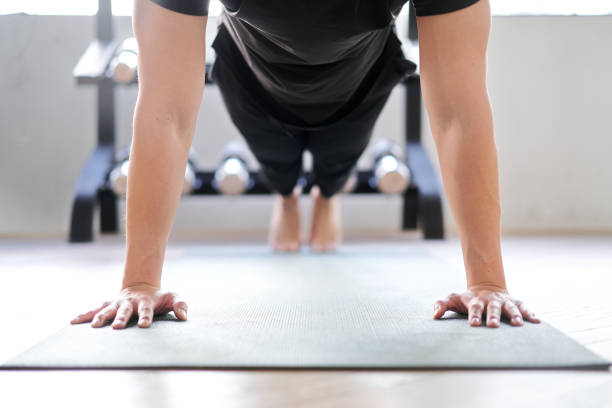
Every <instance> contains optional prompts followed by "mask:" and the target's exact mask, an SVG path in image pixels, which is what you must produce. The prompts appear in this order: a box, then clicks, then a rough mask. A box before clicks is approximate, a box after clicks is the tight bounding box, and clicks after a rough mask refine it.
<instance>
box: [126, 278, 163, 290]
mask: <svg viewBox="0 0 612 408" xmlns="http://www.w3.org/2000/svg"><path fill="white" fill-rule="evenodd" d="M138 286H141V287H147V288H150V289H154V290H159V289H161V286H160V285H159V284H156V283H154V282H143V281H126V280H125V279H124V280H123V282H122V283H121V290H124V289H125V288H132V287H138Z"/></svg>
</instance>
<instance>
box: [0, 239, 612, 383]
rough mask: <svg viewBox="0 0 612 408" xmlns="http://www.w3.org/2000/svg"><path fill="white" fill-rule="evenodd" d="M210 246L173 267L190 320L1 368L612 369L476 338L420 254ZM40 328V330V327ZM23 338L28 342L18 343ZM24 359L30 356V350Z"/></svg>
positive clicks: (533, 331) (162, 319) (560, 353)
mask: <svg viewBox="0 0 612 408" xmlns="http://www.w3.org/2000/svg"><path fill="white" fill-rule="evenodd" d="M269 253H270V251H269V248H268V247H267V246H266V245H265V244H261V245H223V246H212V245H200V246H197V247H196V246H192V247H190V248H187V249H185V250H183V251H181V255H180V256H173V257H170V258H168V259H167V260H166V265H167V267H168V268H170V269H171V270H172V275H173V277H174V278H175V279H176V280H177V281H180V282H189V285H185V287H184V289H181V290H182V291H183V294H182V295H183V296H185V298H186V299H191V303H189V318H188V320H186V321H177V320H176V317H175V316H174V313H172V312H171V313H167V314H165V315H162V316H155V317H154V318H153V324H152V325H151V327H150V328H148V329H140V328H138V327H137V325H136V323H137V319H136V318H132V319H131V320H130V321H129V322H128V327H127V328H125V329H123V330H120V331H118V330H115V329H113V328H112V327H111V326H110V323H106V325H105V326H104V327H101V328H98V329H92V328H91V326H90V325H89V324H87V323H84V324H79V325H70V324H68V323H67V322H66V324H65V325H64V327H62V328H60V330H58V331H55V330H54V333H53V334H51V335H50V336H49V337H47V338H46V339H44V340H43V341H42V342H40V343H38V344H36V345H34V346H33V347H31V348H28V349H27V350H25V351H24V352H22V353H21V354H19V355H17V356H15V357H13V358H12V359H10V360H8V361H6V362H4V363H3V365H1V366H0V368H13V369H17V368H22V369H23V368H45V369H59V368H92V369H95V368H124V369H125V368H164V369H170V368H201V369H204V368H211V369H213V368H232V369H237V368H349V369H350V368H353V369H354V368H372V369H373V368H379V369H393V368H396V369H397V368H404V369H425V368H426V369H476V368H481V369H484V368H487V369H509V368H514V369H519V368H520V369H574V370H576V369H590V370H606V371H607V370H608V367H609V365H610V362H609V361H606V360H605V359H603V358H601V357H599V356H597V355H596V354H594V353H593V352H591V351H589V350H588V349H586V348H585V347H583V346H582V345H580V344H578V343H577V342H576V341H575V340H573V339H571V338H570V337H568V336H567V335H565V334H563V333H561V332H560V331H558V330H557V329H555V328H553V327H552V326H550V325H548V324H547V323H546V322H542V323H540V324H532V323H525V325H524V326H523V327H520V328H516V327H511V326H510V324H509V322H508V321H507V320H506V319H505V318H504V319H502V322H501V326H500V327H499V328H496V329H489V328H487V327H484V324H483V326H482V327H479V328H475V327H471V326H470V325H469V324H468V321H467V317H466V316H460V315H457V314H455V313H452V312H449V313H448V314H447V315H446V316H445V317H444V320H434V319H433V318H432V314H433V302H434V301H435V299H437V298H438V297H440V296H442V294H447V293H450V291H452V290H453V288H458V287H461V286H462V285H463V284H464V282H463V278H462V276H461V273H460V271H459V270H458V269H456V268H453V267H450V266H449V265H448V264H447V263H446V262H445V261H444V260H443V259H441V258H439V257H437V256H435V255H433V254H432V253H431V252H430V251H429V250H427V249H426V248H425V247H424V246H421V245H405V244H389V243H380V244H374V245H372V244H369V245H368V244H350V243H349V244H345V245H343V246H342V250H341V251H340V252H339V253H335V254H326V255H325V256H312V255H311V254H306V253H298V254H292V255H291V256H290V257H276V256H269ZM32 324H35V323H32ZM15 334H17V335H18V333H15ZM24 349H25V347H24Z"/></svg>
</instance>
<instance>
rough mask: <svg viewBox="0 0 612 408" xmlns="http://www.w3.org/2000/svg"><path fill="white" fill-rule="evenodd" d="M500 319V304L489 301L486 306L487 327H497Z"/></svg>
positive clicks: (495, 301)
mask: <svg viewBox="0 0 612 408" xmlns="http://www.w3.org/2000/svg"><path fill="white" fill-rule="evenodd" d="M500 318H501V303H500V302H499V301H497V300H491V301H490V302H489V304H488V305H487V327H499V321H500Z"/></svg>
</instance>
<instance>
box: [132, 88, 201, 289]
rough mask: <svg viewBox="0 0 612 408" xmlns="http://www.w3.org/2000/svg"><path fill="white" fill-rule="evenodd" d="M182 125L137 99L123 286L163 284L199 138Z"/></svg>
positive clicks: (158, 285) (191, 130)
mask: <svg viewBox="0 0 612 408" xmlns="http://www.w3.org/2000/svg"><path fill="white" fill-rule="evenodd" d="M178 123H179V122H178V121H177V120H175V119H174V118H173V117H172V116H171V115H164V114H161V113H160V111H159V109H156V108H155V107H154V106H149V104H148V103H147V101H144V100H141V98H139V100H138V101H137V103H136V111H135V114H134V126H133V129H134V135H133V138H132V147H131V152H130V164H129V171H128V174H129V177H128V183H127V196H126V200H127V203H126V207H127V209H126V261H125V270H124V276H123V282H122V288H124V287H126V286H131V285H134V284H143V283H144V284H149V285H154V286H157V287H160V284H161V274H162V264H163V260H164V255H165V251H166V244H167V241H168V236H169V232H170V228H171V226H172V223H173V220H174V216H175V214H176V210H177V207H178V203H179V200H180V195H181V189H182V186H183V180H184V175H185V165H186V163H187V156H188V153H189V147H190V146H191V141H192V139H193V129H191V128H189V129H185V128H184V127H180V126H178Z"/></svg>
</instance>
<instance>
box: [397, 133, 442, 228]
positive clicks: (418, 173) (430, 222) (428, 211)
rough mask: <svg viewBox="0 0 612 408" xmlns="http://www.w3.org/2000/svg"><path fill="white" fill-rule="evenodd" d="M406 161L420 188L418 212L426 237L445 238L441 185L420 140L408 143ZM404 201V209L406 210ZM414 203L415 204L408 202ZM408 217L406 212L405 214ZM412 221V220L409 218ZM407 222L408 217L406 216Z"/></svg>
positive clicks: (415, 182) (414, 181) (414, 180)
mask: <svg viewBox="0 0 612 408" xmlns="http://www.w3.org/2000/svg"><path fill="white" fill-rule="evenodd" d="M406 161H407V162H408V164H409V168H410V171H411V173H412V177H413V183H414V184H415V185H416V186H417V188H418V205H417V207H418V211H417V212H416V213H417V214H418V218H419V221H420V223H421V226H422V228H423V235H424V237H425V239H443V238H444V222H443V221H444V220H443V218H442V204H441V199H440V187H439V184H438V180H437V177H436V175H435V173H434V171H433V168H432V166H431V163H430V162H429V158H428V157H427V154H426V153H425V150H424V149H423V146H422V145H421V143H420V142H408V143H406ZM406 205H407V204H406V201H404V211H406ZM408 205H413V204H410V203H409V204H408ZM404 217H406V214H404ZM409 221H411V220H409ZM404 222H406V218H404Z"/></svg>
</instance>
